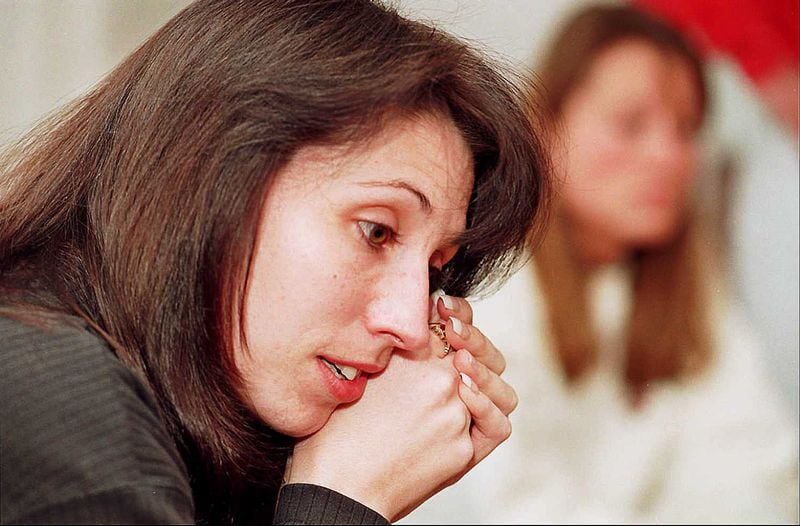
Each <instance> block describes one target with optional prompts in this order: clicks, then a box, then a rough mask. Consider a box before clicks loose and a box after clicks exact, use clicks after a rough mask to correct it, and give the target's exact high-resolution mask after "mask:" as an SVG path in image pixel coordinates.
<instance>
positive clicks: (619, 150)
mask: <svg viewBox="0 0 800 526" xmlns="http://www.w3.org/2000/svg"><path fill="white" fill-rule="evenodd" d="M696 86H697V84H696V80H695V78H694V76H693V72H692V69H691V67H690V65H689V64H688V63H687V62H685V61H684V60H683V59H682V58H680V57H678V56H676V55H673V54H668V53H665V52H663V51H661V50H659V49H658V48H656V47H654V46H652V45H651V44H648V43H646V42H644V41H641V40H626V41H621V42H619V43H616V44H613V45H612V46H611V47H609V48H607V49H605V50H603V51H601V52H600V53H599V54H598V55H597V57H596V58H595V59H594V62H593V64H592V66H591V67H590V69H589V71H588V73H587V76H586V78H585V79H584V80H583V81H582V82H581V84H580V85H578V86H577V87H576V88H575V90H574V92H573V93H572V94H571V95H570V96H569V97H568V98H567V100H566V101H565V104H564V106H563V111H562V118H563V121H562V122H563V124H564V129H565V131H566V140H565V143H564V146H565V148H566V149H565V151H564V154H563V157H562V158H563V162H564V169H565V174H566V184H565V188H564V190H563V197H564V205H565V212H566V214H567V218H568V220H569V223H570V225H571V227H572V231H573V235H575V236H576V240H577V241H578V243H583V242H586V243H588V244H589V245H591V248H590V250H589V251H588V252H589V253H588V254H585V255H588V256H589V259H592V256H593V255H594V257H595V258H596V259H618V258H620V257H623V256H624V254H625V253H627V252H628V251H630V250H631V249H634V248H640V247H647V246H654V245H659V244H662V243H665V242H667V241H669V240H670V238H671V237H672V235H673V234H674V233H675V232H676V229H677V226H678V224H679V222H680V220H681V217H682V215H683V211H684V206H685V203H686V200H687V193H688V189H689V186H690V182H691V180H692V176H693V174H694V172H695V163H696V151H695V142H694V138H695V131H696V128H697V125H698V123H699V120H700V115H699V98H698V93H697V87H696Z"/></svg>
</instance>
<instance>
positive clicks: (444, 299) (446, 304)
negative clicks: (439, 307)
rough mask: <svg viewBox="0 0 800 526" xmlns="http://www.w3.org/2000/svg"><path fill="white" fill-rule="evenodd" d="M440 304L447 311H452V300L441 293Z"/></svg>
mask: <svg viewBox="0 0 800 526" xmlns="http://www.w3.org/2000/svg"><path fill="white" fill-rule="evenodd" d="M441 298H442V303H444V308H445V309H447V310H453V298H451V297H450V296H448V295H447V294H445V293H444V292H442V296H441Z"/></svg>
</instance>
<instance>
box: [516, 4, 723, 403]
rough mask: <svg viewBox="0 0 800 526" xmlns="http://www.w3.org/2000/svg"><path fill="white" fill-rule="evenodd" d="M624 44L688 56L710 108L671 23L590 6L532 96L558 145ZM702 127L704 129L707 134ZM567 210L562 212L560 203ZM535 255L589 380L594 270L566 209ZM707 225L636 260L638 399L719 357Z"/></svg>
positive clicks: (689, 226)
mask: <svg viewBox="0 0 800 526" xmlns="http://www.w3.org/2000/svg"><path fill="white" fill-rule="evenodd" d="M624 40H638V41H642V42H645V43H648V44H650V45H652V46H654V47H655V48H657V49H659V50H661V51H663V52H665V53H668V54H671V55H674V56H677V57H680V58H681V59H682V60H683V61H684V62H685V63H687V64H688V65H689V66H690V68H691V71H692V72H693V77H694V80H695V90H696V93H697V95H698V101H699V108H698V114H699V115H700V117H701V119H700V120H701V121H702V117H703V116H704V114H705V111H706V99H707V96H706V85H705V80H704V75H703V68H702V65H701V62H700V59H699V56H698V55H697V53H696V52H695V51H694V50H693V49H692V47H691V46H690V45H689V43H688V42H687V41H686V40H685V39H684V37H683V36H682V35H681V34H679V33H678V32H677V31H676V30H675V29H673V28H671V27H670V26H668V25H667V24H666V23H665V22H663V21H661V20H659V19H657V18H655V17H653V16H651V15H649V14H646V13H643V12H641V11H639V10H637V9H636V8H634V7H631V6H609V5H604V6H589V7H583V8H581V9H580V10H579V11H578V12H576V13H573V14H572V16H571V17H570V18H569V19H568V20H567V21H565V22H564V25H563V26H562V29H561V30H560V31H559V33H558V34H557V35H556V37H555V38H554V39H553V40H552V42H551V43H550V46H549V48H548V50H547V52H546V53H545V55H544V60H543V63H542V64H541V66H540V68H539V69H538V78H539V80H540V83H541V89H540V90H538V91H537V92H536V93H533V94H532V96H533V97H536V98H537V100H539V101H540V103H541V105H542V107H543V109H544V110H545V111H546V112H548V113H549V114H550V115H551V116H552V119H553V122H554V123H556V124H554V125H553V127H552V128H553V129H552V130H551V132H550V136H551V138H553V140H555V141H557V140H560V139H559V138H558V136H559V132H561V131H563V130H559V124H558V123H559V122H560V121H559V119H560V115H561V112H562V109H563V106H564V103H565V101H566V100H567V99H569V97H570V96H571V95H572V93H573V92H574V91H575V89H576V88H577V87H578V86H579V85H580V84H581V82H583V80H584V78H585V77H586V75H587V73H588V71H589V69H590V67H591V65H592V64H593V62H594V60H595V58H597V56H598V55H599V54H600V53H601V52H602V51H603V50H605V49H608V48H609V47H610V46H612V45H614V44H616V43H619V42H620V41H624ZM700 124H701V123H700V122H698V123H697V125H698V127H699V126H700ZM556 209H557V210H559V209H560V206H558V205H556ZM555 215H556V217H555V219H554V221H553V222H552V225H551V227H550V228H549V229H548V232H547V234H546V236H545V240H544V242H543V244H542V246H541V248H540V250H539V252H538V253H537V255H536V258H535V261H536V268H537V273H538V275H539V280H540V282H541V284H542V288H543V292H544V297H545V301H546V305H547V314H548V319H549V326H550V329H551V331H550V332H551V336H552V337H553V340H554V350H555V352H556V354H557V357H558V360H559V362H560V363H561V365H562V369H563V371H564V374H565V377H566V378H567V379H568V380H569V381H572V382H575V381H577V380H579V379H580V378H583V377H585V373H586V372H587V371H589V370H590V369H591V368H592V366H593V365H594V364H595V362H596V358H597V352H598V350H597V341H596V337H595V335H594V334H593V331H592V329H591V321H590V311H589V305H588V301H589V298H588V297H587V272H588V271H587V269H586V268H585V267H583V266H582V265H581V264H580V263H579V261H578V258H577V255H576V253H575V250H574V248H573V247H572V245H571V242H570V239H569V236H568V233H567V230H568V227H567V225H566V221H567V219H566V218H565V217H564V214H563V213H561V211H560V210H559V211H558V212H557V213H556V214H555ZM700 228H701V225H700V224H699V223H698V222H697V221H696V220H695V218H693V217H687V218H686V219H685V221H684V222H683V225H682V227H681V228H680V231H679V233H678V234H677V235H676V236H675V237H674V238H673V239H672V241H671V242H669V243H667V244H666V245H665V246H661V247H657V248H647V249H641V250H639V251H637V252H636V253H635V254H634V255H633V256H632V263H633V268H634V289H633V301H632V305H633V307H632V314H631V318H630V319H629V323H628V330H627V354H626V356H627V362H626V368H625V371H624V379H625V382H626V384H627V386H628V387H629V391H630V393H631V395H632V400H634V401H635V400H639V399H640V396H641V394H643V392H644V391H645V390H646V389H647V387H648V386H651V385H652V383H653V382H655V381H658V380H674V379H677V378H680V377H682V376H683V375H685V374H688V373H691V372H699V371H701V370H702V369H703V366H704V365H706V364H707V363H708V360H709V357H710V343H709V341H708V340H709V331H708V327H707V323H708V321H707V317H708V316H707V312H706V311H707V304H706V300H705V298H704V297H703V292H702V290H703V286H704V284H703V281H702V279H701V277H700V267H701V265H702V259H703V257H704V255H703V253H702V252H701V249H702V247H701V246H699V242H698V236H699V234H700Z"/></svg>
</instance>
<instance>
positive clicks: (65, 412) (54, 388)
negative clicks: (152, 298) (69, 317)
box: [0, 316, 388, 524]
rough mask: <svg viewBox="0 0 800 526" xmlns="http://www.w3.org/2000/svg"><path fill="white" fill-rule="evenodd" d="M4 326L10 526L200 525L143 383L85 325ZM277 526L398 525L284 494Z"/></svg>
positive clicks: (6, 513) (3, 478)
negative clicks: (31, 525) (49, 525)
mask: <svg viewBox="0 0 800 526" xmlns="http://www.w3.org/2000/svg"><path fill="white" fill-rule="evenodd" d="M73 321H74V323H73V324H72V325H61V326H58V327H56V328H52V329H43V328H39V327H33V326H30V325H26V324H22V323H19V322H17V321H13V320H11V319H8V318H6V317H3V316H0V523H2V524H10V523H13V524H191V523H193V522H194V503H193V500H192V491H191V487H190V485H189V477H188V475H187V471H186V467H185V465H184V463H183V460H182V459H181V457H180V454H179V453H178V451H177V449H176V447H175V445H174V443H173V442H172V440H171V438H170V437H169V435H168V433H167V431H166V429H165V428H164V425H163V423H162V422H161V421H160V419H159V417H158V412H157V410H156V403H155V400H154V399H153V397H152V395H151V394H150V392H149V391H148V390H147V388H145V387H144V385H143V384H142V383H141V382H140V381H139V380H138V379H137V378H136V377H135V376H134V375H133V374H132V373H131V372H130V371H129V370H128V369H126V368H125V366H123V365H122V363H121V362H119V360H117V358H116V357H115V356H114V354H113V353H112V352H111V351H110V350H109V348H108V347H107V346H106V345H105V343H104V342H103V341H102V340H100V339H99V338H97V337H96V336H95V335H94V334H93V333H91V332H89V331H88V330H87V329H86V327H85V326H84V325H83V324H82V322H80V321H78V320H77V319H74V320H73ZM274 520H275V522H276V523H278V524H388V522H387V521H386V520H385V519H384V518H383V517H381V516H380V515H378V514H377V513H375V512H374V511H372V510H370V509H369V508H366V507H365V506H363V505H361V504H360V503H358V502H355V501H353V500H351V499H349V498H347V497H345V496H344V495H341V494H339V493H336V492H334V491H332V490H329V489H326V488H322V487H318V486H311V485H307V484H293V485H289V486H286V487H284V488H283V489H282V491H281V496H280V498H279V501H278V505H277V509H276V513H275V518H274Z"/></svg>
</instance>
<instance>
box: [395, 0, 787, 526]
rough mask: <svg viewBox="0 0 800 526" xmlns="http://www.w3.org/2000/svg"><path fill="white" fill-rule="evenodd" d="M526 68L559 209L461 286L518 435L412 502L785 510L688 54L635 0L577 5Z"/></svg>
mask: <svg viewBox="0 0 800 526" xmlns="http://www.w3.org/2000/svg"><path fill="white" fill-rule="evenodd" d="M537 76H538V78H539V79H540V81H541V86H540V87H541V91H538V92H536V93H531V97H532V98H535V99H536V100H537V101H538V103H539V104H540V105H541V106H542V107H543V109H544V110H545V111H546V112H548V113H550V114H551V115H552V116H553V121H552V127H551V128H552V129H551V130H550V132H549V134H548V136H549V139H550V140H549V143H550V144H551V148H552V151H553V154H554V164H555V166H556V168H557V169H558V172H559V174H560V177H563V186H562V187H561V188H560V191H559V196H558V199H557V201H556V203H555V210H554V221H553V222H552V224H551V225H550V227H549V229H548V231H547V233H546V235H545V238H544V242H543V244H542V246H541V247H540V248H539V249H538V250H537V251H536V252H534V254H533V259H532V261H531V262H530V264H529V265H528V266H527V267H526V268H525V269H524V270H523V271H521V272H519V273H518V274H516V275H515V276H514V277H513V278H512V279H511V280H510V281H509V282H508V283H507V284H506V285H505V286H504V288H503V289H501V290H500V291H499V292H498V293H497V294H495V295H493V296H492V297H490V298H488V299H487V300H486V301H481V302H474V304H473V307H474V315H475V319H476V320H478V321H479V322H480V325H481V328H482V330H483V331H484V334H486V335H487V336H488V337H489V338H490V339H491V340H492V341H494V342H495V343H496V344H498V345H499V347H500V348H502V349H503V350H504V352H505V354H506V357H507V360H508V372H507V374H506V377H507V378H508V380H509V381H510V382H511V383H512V384H513V385H514V386H515V388H516V389H517V392H518V393H519V400H520V405H519V407H520V409H519V410H517V411H516V412H515V413H514V415H513V417H512V423H513V425H514V435H513V437H512V438H511V440H509V441H508V442H507V443H506V444H503V447H502V448H500V450H499V451H498V452H496V453H495V454H494V455H492V457H491V458H490V459H489V460H488V461H487V462H486V463H483V464H482V465H481V466H479V467H478V468H477V469H476V470H474V471H472V472H471V473H470V474H469V475H468V476H467V477H465V479H464V480H462V482H461V483H460V484H459V485H457V487H454V488H452V489H451V490H448V491H447V492H446V493H443V494H442V495H441V496H440V497H436V498H434V499H432V500H431V501H429V502H428V503H426V504H425V505H423V506H422V507H421V508H420V509H419V510H418V511H417V512H416V513H415V514H413V515H411V516H410V517H409V519H410V520H412V521H421V522H428V521H437V520H438V521H443V522H450V521H453V522H455V523H461V522H462V521H464V520H469V521H478V522H482V521H486V522H496V521H499V522H498V523H503V522H506V521H507V522H511V523H524V524H530V523H538V522H544V523H581V522H590V523H650V522H660V523H664V522H666V523H676V522H677V523H681V522H690V523H697V522H715V523H716V522H732V523H737V522H759V523H760V522H791V521H797V507H796V506H797V475H798V473H797V437H796V433H795V434H794V436H793V433H792V429H791V419H790V416H789V415H788V414H786V413H784V412H783V410H784V409H785V408H783V407H781V406H780V404H779V401H778V397H777V392H776V391H775V389H774V387H775V386H774V385H770V383H769V382H768V380H767V378H766V375H765V374H764V371H763V370H762V367H763V365H762V364H760V363H759V361H758V360H759V352H760V350H759V349H758V347H757V344H756V343H755V342H754V339H753V336H752V334H751V333H750V332H749V329H748V326H747V323H746V320H744V319H743V318H742V317H741V315H740V314H739V313H738V312H737V310H736V309H735V308H734V304H733V302H732V300H731V299H730V298H729V297H726V294H727V292H726V289H725V286H724V282H723V280H722V279H721V274H720V273H719V271H718V270H717V269H715V268H714V267H715V265H716V263H715V261H714V258H715V253H714V250H712V248H711V247H710V243H709V241H708V239H709V237H707V236H708V233H709V231H710V228H709V227H707V226H706V225H705V224H704V219H705V218H704V217H701V213H700V212H701V210H700V208H699V206H698V205H699V202H698V201H696V198H698V197H700V194H699V193H697V194H695V193H694V191H695V190H694V189H693V188H692V182H693V179H694V177H695V174H696V173H697V157H698V152H699V137H698V134H699V130H700V128H701V124H702V122H703V118H704V115H705V113H706V106H707V102H706V98H707V95H706V85H705V81H704V75H703V70H702V67H701V64H700V62H699V60H698V58H697V55H696V54H695V52H694V50H693V49H692V48H690V47H689V45H688V44H687V43H686V42H685V41H684V39H683V38H682V36H681V35H680V34H679V33H678V32H676V31H675V30H673V29H672V28H671V27H669V26H668V25H666V24H665V23H663V22H662V21H660V20H658V19H656V18H653V17H651V16H648V15H646V14H644V13H642V12H640V11H637V10H636V9H635V8H632V7H629V6H624V5H604V6H598V5H588V6H583V7H582V8H581V9H579V10H578V11H577V12H575V13H573V16H572V17H570V18H569V19H568V20H567V21H566V22H565V23H564V25H563V26H562V27H561V28H560V30H559V32H558V34H557V35H556V37H555V38H554V40H553V41H552V43H551V44H550V46H549V48H548V49H547V51H546V52H545V54H544V61H543V64H542V65H541V67H540V68H539V69H538V70H537ZM511 306H513V308H510V307H511ZM498 510H502V511H500V512H499V511H498Z"/></svg>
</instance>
